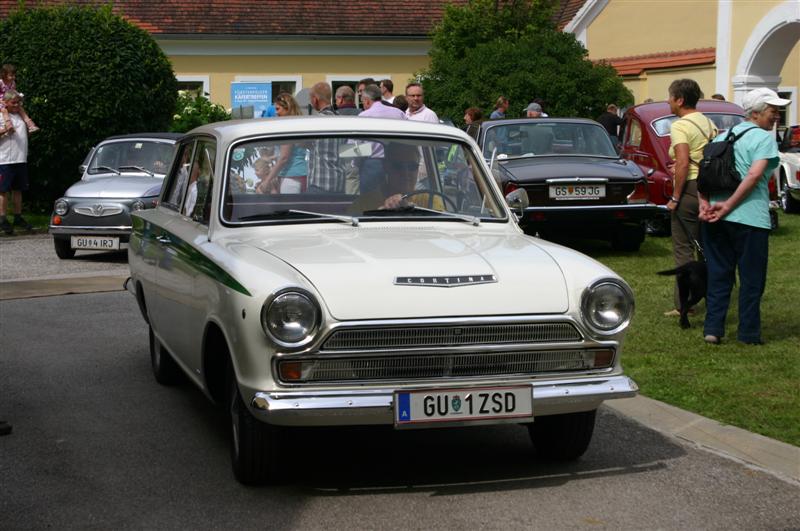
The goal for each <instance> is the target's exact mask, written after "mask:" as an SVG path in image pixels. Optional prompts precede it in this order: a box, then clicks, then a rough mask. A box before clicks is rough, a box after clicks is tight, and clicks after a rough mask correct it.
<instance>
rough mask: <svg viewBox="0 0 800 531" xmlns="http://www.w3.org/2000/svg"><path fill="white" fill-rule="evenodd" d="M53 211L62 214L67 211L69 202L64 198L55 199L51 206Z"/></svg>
mask: <svg viewBox="0 0 800 531" xmlns="http://www.w3.org/2000/svg"><path fill="white" fill-rule="evenodd" d="M53 212H55V213H56V214H58V215H59V216H64V215H66V214H67V212H69V203H67V200H66V199H59V200H58V201H56V204H55V205H54V206H53Z"/></svg>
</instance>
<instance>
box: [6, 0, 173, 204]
mask: <svg viewBox="0 0 800 531" xmlns="http://www.w3.org/2000/svg"><path fill="white" fill-rule="evenodd" d="M0 56H1V57H0V61H2V62H3V63H13V64H15V65H16V66H17V87H18V88H19V90H20V91H21V92H23V93H24V94H25V102H24V106H25V109H26V111H27V112H28V114H29V115H30V116H31V117H32V118H33V119H34V121H36V123H37V124H38V125H39V127H41V131H39V132H37V133H33V134H31V135H30V146H29V151H28V161H29V170H30V179H31V191H30V192H29V193H28V194H27V196H26V201H27V202H29V203H34V204H35V205H36V206H37V207H39V208H44V209H45V210H46V209H49V208H50V206H51V204H52V203H51V202H52V201H53V200H54V199H56V198H57V197H59V196H60V195H61V194H63V193H64V191H65V190H66V188H67V187H68V186H69V185H70V184H72V183H73V182H75V181H76V180H77V178H78V165H79V164H80V163H81V161H82V160H83V159H84V157H85V156H86V154H87V153H88V151H89V149H90V148H91V147H92V146H93V145H95V144H96V143H97V142H98V141H100V140H102V139H103V138H105V137H107V136H110V135H118V134H125V133H135V132H145V131H167V130H168V129H169V126H170V123H171V120H172V116H173V114H174V112H175V104H176V98H177V80H176V79H175V75H174V74H173V71H172V66H171V64H170V62H169V60H168V59H167V57H166V56H165V55H164V53H163V52H162V51H161V49H160V48H159V47H158V45H157V44H156V42H155V41H154V40H153V38H152V37H151V36H150V35H149V34H148V33H147V32H145V31H144V30H141V29H139V28H137V27H136V26H134V25H132V24H130V23H129V22H127V21H126V20H124V19H123V18H121V17H120V16H117V15H115V14H114V13H113V12H112V10H111V6H110V5H107V6H102V7H99V8H98V7H76V6H57V7H43V8H34V9H27V8H26V7H25V6H24V4H20V8H19V9H17V10H16V11H14V12H12V13H11V14H10V15H9V17H8V18H7V19H5V20H3V21H0Z"/></svg>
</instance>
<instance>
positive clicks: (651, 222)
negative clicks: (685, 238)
mask: <svg viewBox="0 0 800 531" xmlns="http://www.w3.org/2000/svg"><path fill="white" fill-rule="evenodd" d="M644 227H645V231H646V232H647V234H649V235H650V236H659V237H662V236H671V235H672V227H671V226H670V223H669V218H666V217H657V218H652V219H648V220H647V221H646V222H645V225H644Z"/></svg>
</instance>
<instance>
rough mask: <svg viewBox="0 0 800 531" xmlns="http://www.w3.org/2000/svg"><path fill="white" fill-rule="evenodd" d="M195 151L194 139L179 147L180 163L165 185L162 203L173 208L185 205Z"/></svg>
mask: <svg viewBox="0 0 800 531" xmlns="http://www.w3.org/2000/svg"><path fill="white" fill-rule="evenodd" d="M193 151H194V141H190V142H186V143H184V144H181V145H180V147H179V148H178V155H177V160H178V163H177V164H176V165H175V166H174V167H173V169H172V173H171V174H170V176H169V177H168V178H167V182H166V184H165V185H164V187H165V189H164V194H163V195H162V200H161V204H162V205H164V206H166V207H167V208H171V209H172V210H180V207H181V205H183V199H184V195H185V194H186V186H187V185H188V183H189V164H190V162H191V160H192V154H193Z"/></svg>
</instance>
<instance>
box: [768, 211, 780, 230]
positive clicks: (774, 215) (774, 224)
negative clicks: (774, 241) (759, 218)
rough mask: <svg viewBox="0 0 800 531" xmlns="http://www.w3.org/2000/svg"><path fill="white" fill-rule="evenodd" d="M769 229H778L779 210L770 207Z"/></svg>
mask: <svg viewBox="0 0 800 531" xmlns="http://www.w3.org/2000/svg"><path fill="white" fill-rule="evenodd" d="M769 230H778V211H777V210H775V209H772V208H770V209H769Z"/></svg>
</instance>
